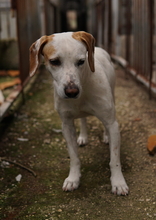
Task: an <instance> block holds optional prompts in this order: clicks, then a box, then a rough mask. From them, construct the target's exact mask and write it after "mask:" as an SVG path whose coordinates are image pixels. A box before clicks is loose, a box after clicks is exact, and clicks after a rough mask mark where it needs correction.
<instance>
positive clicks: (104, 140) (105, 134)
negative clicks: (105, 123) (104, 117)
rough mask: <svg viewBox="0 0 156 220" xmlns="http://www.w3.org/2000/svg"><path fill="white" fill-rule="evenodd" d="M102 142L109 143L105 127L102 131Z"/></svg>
mask: <svg viewBox="0 0 156 220" xmlns="http://www.w3.org/2000/svg"><path fill="white" fill-rule="evenodd" d="M103 142H104V143H105V144H109V137H108V132H107V130H106V129H105V130H104V132H103Z"/></svg>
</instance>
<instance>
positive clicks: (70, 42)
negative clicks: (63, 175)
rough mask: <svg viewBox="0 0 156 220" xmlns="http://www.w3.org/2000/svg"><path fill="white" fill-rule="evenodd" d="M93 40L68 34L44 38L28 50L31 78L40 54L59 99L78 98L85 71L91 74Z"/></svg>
mask: <svg viewBox="0 0 156 220" xmlns="http://www.w3.org/2000/svg"><path fill="white" fill-rule="evenodd" d="M94 42H95V40H94V38H93V36H92V35H91V34H89V33H86V32H83V31H79V32H67V33H61V34H54V35H50V36H43V37H41V38H40V39H38V40H37V41H36V42H35V43H33V44H32V45H31V47H30V76H33V75H34V74H35V72H36V70H37V68H38V66H39V59H40V55H43V56H44V59H45V65H46V67H47V68H48V70H49V71H50V72H51V74H52V76H53V80H54V86H55V89H56V92H57V94H58V95H59V96H60V97H61V98H78V97H79V96H80V95H81V91H82V86H81V85H82V82H81V79H82V78H84V74H86V73H85V72H88V71H92V72H94V71H95V69H94Z"/></svg>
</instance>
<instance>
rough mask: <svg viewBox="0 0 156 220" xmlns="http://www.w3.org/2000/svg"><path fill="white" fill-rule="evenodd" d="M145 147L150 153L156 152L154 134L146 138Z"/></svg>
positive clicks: (155, 136)
mask: <svg viewBox="0 0 156 220" xmlns="http://www.w3.org/2000/svg"><path fill="white" fill-rule="evenodd" d="M147 149H148V151H149V153H150V154H152V155H153V154H154V153H155V152H156V135H151V136H150V137H149V138H148V143H147Z"/></svg>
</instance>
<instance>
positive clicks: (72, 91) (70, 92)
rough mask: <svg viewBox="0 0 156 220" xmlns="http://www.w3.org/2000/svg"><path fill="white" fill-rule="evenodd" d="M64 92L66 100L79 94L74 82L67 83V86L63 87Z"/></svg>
mask: <svg viewBox="0 0 156 220" xmlns="http://www.w3.org/2000/svg"><path fill="white" fill-rule="evenodd" d="M64 92H65V94H66V96H67V98H77V97H78V94H79V88H78V86H76V85H75V83H74V82H72V81H71V82H70V83H68V85H66V86H65V88H64Z"/></svg>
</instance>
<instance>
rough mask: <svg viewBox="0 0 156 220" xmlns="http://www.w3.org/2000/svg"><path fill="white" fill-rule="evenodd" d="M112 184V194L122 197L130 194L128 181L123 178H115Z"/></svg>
mask: <svg viewBox="0 0 156 220" xmlns="http://www.w3.org/2000/svg"><path fill="white" fill-rule="evenodd" d="M111 183H112V193H113V194H116V195H119V196H120V195H122V196H126V195H128V192H129V188H128V186H127V184H126V181H125V179H124V177H123V178H121V179H118V180H116V179H114V178H111Z"/></svg>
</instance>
